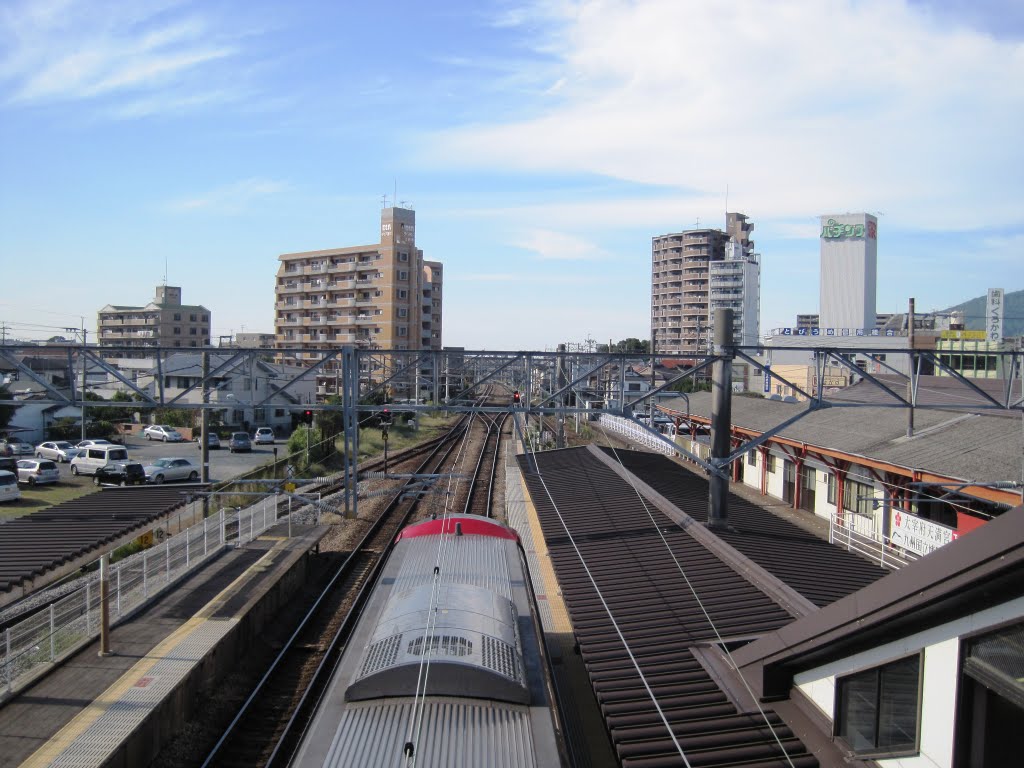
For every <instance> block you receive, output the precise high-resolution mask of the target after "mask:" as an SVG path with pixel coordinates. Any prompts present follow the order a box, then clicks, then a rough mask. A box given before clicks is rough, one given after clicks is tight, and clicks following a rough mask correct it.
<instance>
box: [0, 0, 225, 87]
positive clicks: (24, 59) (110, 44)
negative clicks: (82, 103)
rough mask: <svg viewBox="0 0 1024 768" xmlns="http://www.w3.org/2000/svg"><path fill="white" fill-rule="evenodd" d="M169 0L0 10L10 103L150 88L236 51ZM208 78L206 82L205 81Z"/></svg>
mask: <svg viewBox="0 0 1024 768" xmlns="http://www.w3.org/2000/svg"><path fill="white" fill-rule="evenodd" d="M176 5H178V4H177V3H174V2H144V1H140V2H132V3H118V2H113V3H108V2H97V1H95V0H61V1H58V2H50V3H40V2H37V0H28V2H23V3H21V4H20V5H14V6H9V7H7V8H6V9H5V10H4V11H3V12H2V13H0V50H3V51H4V53H3V55H2V56H0V83H4V84H6V87H7V91H8V99H9V101H11V102H14V103H46V102H54V101H68V100H82V99H91V98H96V97H99V96H104V95H110V94H117V93H134V94H138V93H139V92H145V91H152V90H157V89H161V88H165V87H167V86H168V85H172V84H175V83H179V82H182V81H185V80H187V79H189V78H191V77H193V76H194V75H195V74H196V73H197V72H199V71H201V70H204V69H205V68H206V67H207V66H208V65H210V64H211V63H213V62H215V61H218V60H221V59H226V58H229V57H232V56H235V55H237V53H238V49H237V48H236V47H235V45H234V43H232V42H231V41H230V40H229V39H227V38H226V36H224V35H222V34H218V33H217V32H216V31H215V30H214V29H212V25H211V23H210V22H209V21H208V20H206V19H204V18H203V17H201V16H199V15H198V14H192V13H190V14H187V15H182V14H181V13H180V12H179V13H175V12H176V11H178V9H177V8H176V7H175V6H176ZM207 85H208V84H207Z"/></svg>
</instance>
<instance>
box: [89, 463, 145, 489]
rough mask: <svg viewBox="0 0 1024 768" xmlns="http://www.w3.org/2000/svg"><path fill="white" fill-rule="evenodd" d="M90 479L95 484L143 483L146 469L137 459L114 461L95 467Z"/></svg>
mask: <svg viewBox="0 0 1024 768" xmlns="http://www.w3.org/2000/svg"><path fill="white" fill-rule="evenodd" d="M92 481H93V482H94V483H96V485H145V484H146V471H145V470H144V469H143V467H142V465H141V464H140V463H139V462H137V461H115V462H113V463H112V464H107V465H106V466H103V467H100V468H99V469H97V470H96V474H95V475H93V477H92Z"/></svg>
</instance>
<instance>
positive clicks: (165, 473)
mask: <svg viewBox="0 0 1024 768" xmlns="http://www.w3.org/2000/svg"><path fill="white" fill-rule="evenodd" d="M143 471H144V472H145V473H146V482H149V483H156V484H157V485H159V484H160V483H163V482H165V481H167V480H188V481H190V482H195V481H196V480H198V479H199V467H197V466H196V465H195V464H193V463H192V462H191V461H189V460H188V459H157V460H156V461H154V462H153V463H152V464H148V465H146V466H145V467H144V468H143Z"/></svg>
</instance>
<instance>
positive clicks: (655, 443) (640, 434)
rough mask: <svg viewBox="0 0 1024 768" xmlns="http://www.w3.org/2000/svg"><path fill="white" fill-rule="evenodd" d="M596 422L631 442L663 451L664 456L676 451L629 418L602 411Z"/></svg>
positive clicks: (659, 451)
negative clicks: (610, 414)
mask: <svg viewBox="0 0 1024 768" xmlns="http://www.w3.org/2000/svg"><path fill="white" fill-rule="evenodd" d="M598 422H599V423H600V424H601V426H602V427H603V428H605V429H607V430H608V431H609V432H615V433H617V434H620V435H622V436H623V437H625V438H626V439H627V440H629V441H630V442H631V443H637V444H639V445H642V446H644V447H645V448H650V449H651V450H652V451H657V452H658V453H663V454H665V455H666V456H672V455H673V454H675V453H676V451H674V450H672V448H671V446H669V445H667V444H666V443H665V442H664V441H663V440H659V439H658V438H656V437H655V436H654V435H652V434H651V433H650V432H649V431H647V430H646V429H644V428H643V427H639V426H637V425H636V424H634V423H633V422H632V421H630V420H629V419H624V418H622V417H621V416H609V415H608V414H607V413H603V414H601V418H600V419H599V420H598Z"/></svg>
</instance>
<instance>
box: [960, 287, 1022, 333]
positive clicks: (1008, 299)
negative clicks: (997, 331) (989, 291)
mask: <svg viewBox="0 0 1024 768" xmlns="http://www.w3.org/2000/svg"><path fill="white" fill-rule="evenodd" d="M987 303H988V297H987V296H979V297H978V298H976V299H971V300H970V301H965V302H964V303H963V304H957V305H956V306H955V307H950V308H949V309H944V310H943V312H955V311H960V312H963V313H964V327H965V328H967V330H969V331H983V330H985V308H986V305H987ZM1022 334H1024V290H1022V291H1014V292H1013V293H1005V294H1003V336H1020V335H1022Z"/></svg>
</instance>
